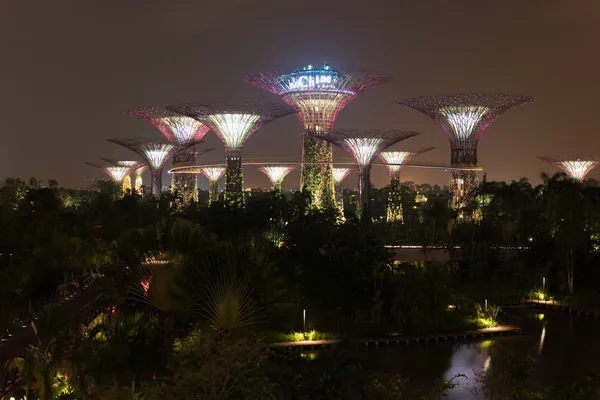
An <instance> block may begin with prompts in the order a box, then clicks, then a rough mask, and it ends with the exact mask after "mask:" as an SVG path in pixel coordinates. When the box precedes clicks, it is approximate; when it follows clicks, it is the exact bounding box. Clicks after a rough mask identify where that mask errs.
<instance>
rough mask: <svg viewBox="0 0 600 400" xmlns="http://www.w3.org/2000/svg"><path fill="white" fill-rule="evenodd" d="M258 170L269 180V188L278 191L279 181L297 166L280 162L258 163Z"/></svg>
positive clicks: (279, 188) (279, 189)
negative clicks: (277, 163)
mask: <svg viewBox="0 0 600 400" xmlns="http://www.w3.org/2000/svg"><path fill="white" fill-rule="evenodd" d="M257 168H258V170H259V171H260V172H262V173H263V174H265V175H266V176H267V177H268V178H269V180H270V181H271V190H273V191H276V192H280V191H281V182H283V180H284V179H285V177H286V176H287V175H288V174H289V173H290V172H292V171H293V170H295V169H296V168H298V165H297V164H281V165H259V166H257Z"/></svg>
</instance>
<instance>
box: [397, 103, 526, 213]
mask: <svg viewBox="0 0 600 400" xmlns="http://www.w3.org/2000/svg"><path fill="white" fill-rule="evenodd" d="M531 101H533V99H532V98H531V97H527V96H521V95H515V94H501V93H468V94H451V95H442V96H432V97H413V98H411V99H407V100H401V101H399V102H398V104H399V105H401V106H404V107H408V108H412V109H415V110H417V111H420V112H422V113H424V114H425V115H427V116H429V117H430V118H432V119H433V120H434V121H435V122H437V123H438V125H440V127H441V128H442V129H443V130H444V132H445V133H446V136H447V137H448V139H449V141H450V151H451V165H452V166H453V167H456V168H465V169H462V170H451V171H450V191H451V193H452V204H451V206H452V208H453V209H454V210H456V211H458V212H459V215H458V216H459V219H460V220H470V219H475V220H478V215H479V214H478V212H474V213H464V212H462V209H463V208H464V207H466V206H467V205H471V204H475V203H476V201H477V198H476V196H475V189H476V187H477V172H476V171H474V170H469V168H474V167H476V166H477V144H478V143H479V139H480V138H481V135H482V134H483V132H484V131H485V129H486V128H487V127H488V126H489V125H490V124H491V123H492V121H494V120H495V119H496V118H497V117H498V116H499V115H500V114H502V113H504V112H505V111H508V110H510V109H511V108H514V107H516V106H520V105H523V104H526V103H529V102H531Z"/></svg>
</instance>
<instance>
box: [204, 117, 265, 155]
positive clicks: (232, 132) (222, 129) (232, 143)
mask: <svg viewBox="0 0 600 400" xmlns="http://www.w3.org/2000/svg"><path fill="white" fill-rule="evenodd" d="M208 119H209V120H210V121H211V122H212V124H213V125H214V127H215V130H216V131H217V132H216V133H217V134H218V135H219V136H220V137H221V140H222V141H223V143H224V144H225V146H226V147H227V150H241V149H242V146H243V145H244V142H245V141H246V139H248V137H249V136H250V134H251V133H252V131H253V128H254V127H255V125H256V123H257V122H258V120H259V119H260V115H255V114H213V115H209V116H208Z"/></svg>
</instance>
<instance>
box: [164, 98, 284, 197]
mask: <svg viewBox="0 0 600 400" xmlns="http://www.w3.org/2000/svg"><path fill="white" fill-rule="evenodd" d="M168 109H169V110H171V111H173V112H176V113H179V114H182V115H185V116H188V117H190V118H194V119H195V120H197V121H200V122H201V123H203V124H205V125H207V126H209V127H210V129H212V130H213V131H214V132H215V133H216V134H217V136H218V137H219V138H220V139H221V141H222V142H223V144H224V145H225V159H226V164H227V167H226V168H227V169H226V171H225V201H226V202H227V204H228V205H230V206H234V207H240V206H241V205H242V204H243V202H244V192H243V185H244V177H243V170H242V148H243V146H244V143H245V142H246V140H247V139H248V138H249V137H250V135H251V134H252V133H253V132H254V131H255V130H257V129H258V128H260V127H261V126H263V125H264V124H266V123H268V122H271V121H273V120H274V119H277V118H279V117H283V116H285V115H289V114H291V113H293V110H292V109H291V108H289V107H287V106H285V105H279V104H260V103H213V104H200V103H187V104H182V105H177V106H169V107H168Z"/></svg>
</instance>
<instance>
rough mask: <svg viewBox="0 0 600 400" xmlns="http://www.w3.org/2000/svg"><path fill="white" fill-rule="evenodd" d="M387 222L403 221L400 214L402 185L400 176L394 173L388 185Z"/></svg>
mask: <svg viewBox="0 0 600 400" xmlns="http://www.w3.org/2000/svg"><path fill="white" fill-rule="evenodd" d="M387 222H389V223H392V224H395V223H401V224H402V223H404V218H403V216H402V186H401V184H400V176H399V175H398V174H394V175H393V176H392V179H391V181H390V184H389V186H388V204H387Z"/></svg>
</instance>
